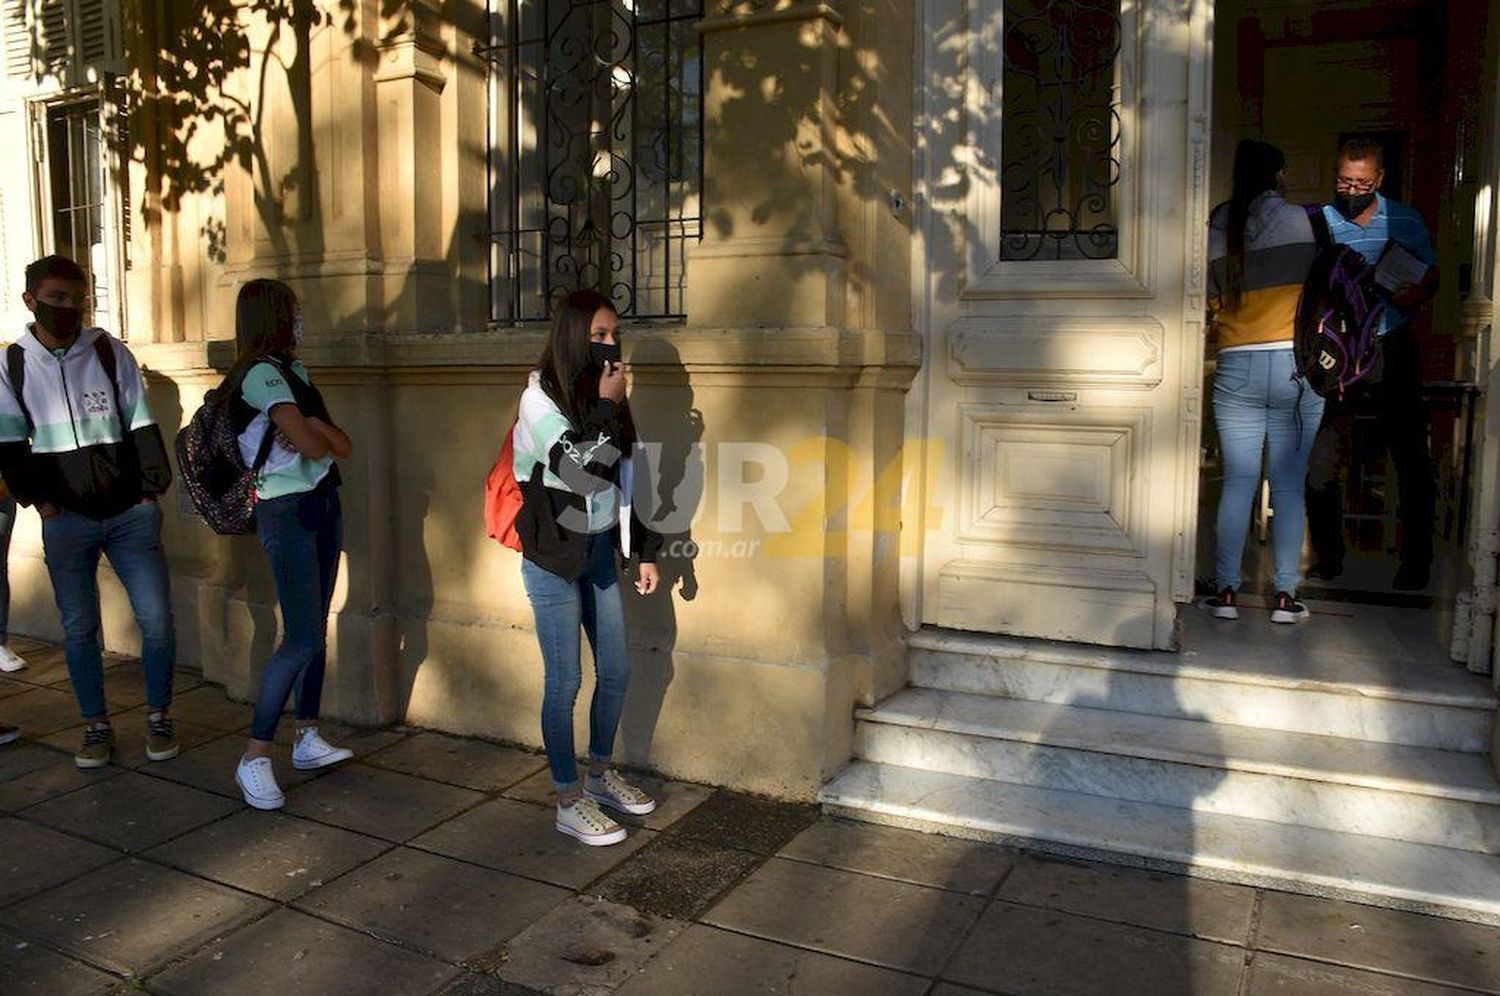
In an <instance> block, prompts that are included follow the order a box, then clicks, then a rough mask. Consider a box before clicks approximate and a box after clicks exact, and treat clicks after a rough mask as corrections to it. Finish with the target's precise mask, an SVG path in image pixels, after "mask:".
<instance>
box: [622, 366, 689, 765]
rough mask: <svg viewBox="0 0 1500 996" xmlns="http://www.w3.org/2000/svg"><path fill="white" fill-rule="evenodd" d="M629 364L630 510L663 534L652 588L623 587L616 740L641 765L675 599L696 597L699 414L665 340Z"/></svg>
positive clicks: (668, 677) (673, 634) (661, 689)
mask: <svg viewBox="0 0 1500 996" xmlns="http://www.w3.org/2000/svg"><path fill="white" fill-rule="evenodd" d="M627 341H628V340H627ZM629 362H630V367H631V370H632V372H633V375H634V387H633V389H632V391H631V397H630V410H631V413H632V415H633V416H634V418H635V423H636V431H637V435H638V437H639V438H640V440H641V441H642V444H643V445H642V447H641V449H639V450H638V451H637V453H636V456H635V460H636V462H637V466H636V470H635V486H634V489H633V490H634V495H633V503H634V509H635V513H636V515H638V516H639V517H640V519H641V521H643V522H645V523H647V524H648V525H649V526H650V527H651V528H652V529H654V530H655V531H657V532H658V533H660V534H661V537H662V549H661V553H660V555H659V557H658V560H657V569H658V570H659V571H660V573H661V583H660V585H659V586H658V587H657V590H656V591H655V592H654V593H653V594H651V595H639V594H637V593H636V591H635V586H634V584H628V585H627V586H626V587H625V589H624V591H625V602H626V612H627V614H628V615H629V617H630V622H631V625H630V634H631V637H630V643H631V647H630V658H631V662H630V663H631V677H630V691H629V693H628V695H627V696H626V699H625V711H624V715H623V717H622V722H621V728H620V730H621V733H620V739H621V743H622V746H623V750H624V755H625V761H626V763H628V764H631V765H635V766H645V765H647V764H648V762H649V760H650V756H651V744H652V741H653V740H654V739H655V736H656V728H657V724H658V722H659V721H660V718H661V710H662V704H663V703H664V702H665V701H666V697H667V690H668V688H670V686H671V684H672V678H673V676H674V674H675V666H674V656H673V655H674V653H675V650H676V647H677V629H678V626H677V599H678V598H679V597H680V598H681V599H682V600H683V601H684V602H691V601H693V600H694V599H695V598H697V596H698V577H697V573H696V571H695V567H694V560H695V558H696V557H697V555H698V549H697V546H696V544H694V542H693V535H692V527H693V520H694V519H695V518H696V517H697V514H698V509H699V507H700V506H701V505H702V503H703V493H704V481H705V466H704V460H703V446H702V439H703V413H702V412H700V411H698V409H697V408H695V407H693V387H692V384H691V382H690V379H689V377H688V372H687V368H686V367H684V366H683V364H682V358H681V356H680V354H679V353H678V352H677V348H676V347H675V346H673V345H672V344H671V343H670V342H669V341H667V340H666V339H661V338H644V339H641V340H639V341H636V342H635V343H634V348H633V349H632V350H631V352H630V356H629Z"/></svg>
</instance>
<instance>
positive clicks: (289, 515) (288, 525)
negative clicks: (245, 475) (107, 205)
mask: <svg viewBox="0 0 1500 996" xmlns="http://www.w3.org/2000/svg"><path fill="white" fill-rule="evenodd" d="M235 337H236V340H237V342H238V345H239V358H238V359H237V360H235V363H234V366H233V367H231V368H230V370H229V373H228V375H227V376H226V377H225V378H224V386H223V387H222V388H221V389H220V391H219V393H218V395H217V396H216V397H217V399H218V401H219V403H221V404H227V405H230V406H231V408H232V413H231V414H232V417H233V418H234V419H236V427H237V428H239V429H240V433H239V444H240V454H241V455H242V456H243V457H244V459H245V464H246V465H247V466H254V465H255V464H256V462H257V457H258V456H259V455H260V453H261V448H262V447H263V446H266V447H269V449H268V450H267V455H266V457H265V459H264V461H263V464H262V467H261V470H260V472H259V473H258V474H257V476H256V482H255V495H256V498H257V504H256V506H255V533H256V536H257V537H258V538H259V539H260V544H261V546H262V547H263V548H264V549H265V551H266V556H267V557H268V558H269V559H270V561H271V574H272V576H273V577H274V578H275V580H276V600H277V602H278V603H280V606H281V621H282V629H283V633H282V637H281V645H280V646H278V647H277V648H276V651H275V653H273V654H272V655H271V659H270V660H269V661H267V662H266V667H265V671H264V673H263V674H262V676H261V683H260V695H259V696H258V697H257V698H256V701H255V713H254V717H253V720H252V722H251V724H250V743H249V745H248V746H247V747H246V749H245V755H244V757H242V758H241V759H240V761H239V764H238V766H237V767H236V769H235V782H236V783H237V784H238V785H239V787H240V791H241V792H242V793H243V794H244V796H245V802H247V803H249V804H250V805H251V806H253V807H255V808H256V809H280V808H281V806H282V805H283V804H284V803H285V802H286V796H285V795H284V794H283V793H282V791H281V788H280V786H278V785H277V784H276V776H275V774H274V772H273V771H272V770H271V756H270V755H271V742H272V741H273V740H274V739H275V737H276V726H277V722H278V720H279V719H280V718H281V710H282V709H284V708H285V707H286V701H287V698H288V697H289V696H290V695H291V694H292V693H293V692H295V693H296V698H297V712H296V716H297V719H296V722H297V735H296V739H295V741H294V744H293V747H292V766H293V767H294V768H298V769H303V770H306V769H312V768H322V767H326V766H328V765H330V764H337V763H338V762H340V761H344V760H347V759H348V758H350V757H352V756H353V752H352V751H350V750H348V749H346V748H339V747H334V746H333V745H331V744H329V743H328V742H327V741H326V740H324V739H323V738H322V737H321V736H320V735H319V734H318V726H317V723H318V711H319V705H320V701H321V698H322V694H323V671H324V668H325V665H326V662H327V652H326V649H325V647H326V638H327V631H328V609H329V605H330V604H331V602H332V600H333V583H334V579H335V578H336V577H337V575H338V565H339V554H340V552H341V551H342V549H343V541H344V539H343V528H344V522H343V512H342V510H341V508H340V505H339V493H338V485H339V472H338V467H336V466H335V465H334V462H333V461H334V458H335V457H338V458H340V459H343V458H345V457H348V456H349V454H350V453H352V452H353V450H354V446H353V444H352V443H351V442H350V441H349V437H348V436H347V435H346V434H345V433H344V431H343V430H342V429H340V428H338V427H337V426H335V425H334V424H333V420H332V419H331V418H330V417H329V414H328V408H327V406H326V405H325V404H324V403H323V396H322V395H321V394H319V393H318V390H317V389H316V388H315V387H313V386H312V377H311V375H310V374H308V372H307V368H306V367H305V366H303V365H302V363H301V361H299V360H298V359H297V345H298V344H299V343H300V342H301V341H302V311H301V308H299V307H298V304H297V298H296V295H294V294H293V293H292V290H291V288H290V287H288V286H286V284H283V283H281V282H280V281H276V280H252V281H250V282H249V283H247V284H245V286H244V287H242V288H241V289H240V295H239V300H238V302H237V304H236V309H235Z"/></svg>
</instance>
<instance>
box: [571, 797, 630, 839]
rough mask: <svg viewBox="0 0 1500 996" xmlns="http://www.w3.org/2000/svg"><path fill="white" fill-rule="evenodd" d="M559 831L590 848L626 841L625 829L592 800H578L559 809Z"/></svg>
mask: <svg viewBox="0 0 1500 996" xmlns="http://www.w3.org/2000/svg"><path fill="white" fill-rule="evenodd" d="M557 829H558V831H559V832H561V833H565V834H567V835H568V836H569V837H572V838H574V839H576V840H581V841H583V842H584V843H585V844H588V845H589V846H590V847H603V846H604V845H606V844H618V843H619V842H620V841H622V840H624V839H625V828H624V827H622V826H620V824H618V823H616V822H615V821H614V820H612V819H610V818H609V817H608V816H605V815H604V814H603V813H602V812H600V810H599V807H598V806H597V805H595V804H594V802H593V800H591V799H578V800H576V801H574V802H573V803H571V804H570V805H567V806H564V805H561V804H559V805H558V807H557Z"/></svg>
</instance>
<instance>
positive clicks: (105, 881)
mask: <svg viewBox="0 0 1500 996" xmlns="http://www.w3.org/2000/svg"><path fill="white" fill-rule="evenodd" d="M269 908H270V904H269V903H267V902H266V901H265V900H263V899H257V898H255V897H254V896H247V895H245V894H244V893H240V892H235V891H234V890H232V889H226V888H224V887H223V886H221V885H214V884H213V883H211V882H205V881H203V880H202V879H197V878H194V877H192V876H191V875H184V874H182V873H181V872H178V871H172V870H171V869H169V868H161V867H159V866H157V865H153V864H150V863H148V862H145V861H141V860H139V859H135V858H130V859H127V860H125V861H119V862H116V863H115V864H112V865H106V866H105V867H104V868H101V869H99V870H98V871H94V872H90V873H89V874H87V875H85V876H83V877H82V878H78V879H74V880H73V881H72V882H69V883H68V884H67V885H64V886H61V887H59V888H57V889H53V890H52V891H51V892H47V893H44V894H43V895H41V896H38V897H36V898H35V899H31V900H29V901H27V902H24V903H21V904H20V905H19V906H13V907H11V908H9V909H7V910H5V911H4V912H0V922H3V923H4V924H5V925H6V927H7V928H9V929H10V930H11V931H12V932H13V933H18V934H21V935H22V936H26V937H33V938H36V939H37V940H40V941H42V942H43V943H45V944H47V945H48V946H50V947H54V948H57V949H58V950H59V951H63V952H66V953H67V954H70V955H73V956H74V957H76V958H81V959H83V960H84V961H87V962H89V963H90V964H93V965H97V966H99V967H100V968H104V969H107V970H109V971H111V972H119V973H125V972H129V973H132V974H135V975H140V974H143V973H145V972H147V971H149V970H151V969H152V968H154V967H155V966H157V965H162V964H165V963H166V962H168V961H170V960H171V959H173V958H175V957H178V956H179V955H182V954H186V953H187V952H188V951H191V950H192V949H194V948H196V947H198V946H199V945H201V944H204V943H206V942H207V941H209V940H210V939H212V938H214V937H216V936H218V935H219V934H221V933H223V932H224V931H227V930H230V929H232V928H233V927H234V926H235V925H237V924H240V923H243V922H245V921H246V920H249V919H250V918H252V917H254V916H256V915H258V914H260V913H263V912H264V911H266V910H267V909H269Z"/></svg>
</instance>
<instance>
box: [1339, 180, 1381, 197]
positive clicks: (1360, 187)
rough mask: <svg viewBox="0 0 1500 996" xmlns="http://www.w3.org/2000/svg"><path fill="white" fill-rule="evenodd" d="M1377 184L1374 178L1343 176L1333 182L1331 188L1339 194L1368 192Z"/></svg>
mask: <svg viewBox="0 0 1500 996" xmlns="http://www.w3.org/2000/svg"><path fill="white" fill-rule="evenodd" d="M1378 186H1380V184H1378V183H1376V182H1375V181H1374V180H1351V179H1349V178H1348V177H1344V176H1341V177H1339V178H1338V179H1336V180H1334V182H1333V189H1334V190H1337V191H1338V192H1339V193H1341V194H1368V193H1369V192H1370V191H1372V190H1374V189H1375V188H1376V187H1378Z"/></svg>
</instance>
